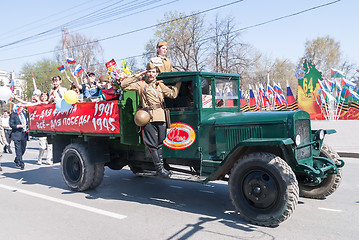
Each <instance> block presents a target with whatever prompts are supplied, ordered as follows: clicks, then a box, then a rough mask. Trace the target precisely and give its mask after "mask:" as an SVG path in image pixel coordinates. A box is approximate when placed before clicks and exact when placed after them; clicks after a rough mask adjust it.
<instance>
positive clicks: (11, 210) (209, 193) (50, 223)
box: [0, 141, 359, 240]
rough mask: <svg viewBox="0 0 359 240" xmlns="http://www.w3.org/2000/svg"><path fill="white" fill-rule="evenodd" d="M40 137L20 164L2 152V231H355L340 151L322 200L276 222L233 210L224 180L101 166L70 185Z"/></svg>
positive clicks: (81, 234)
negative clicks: (75, 187)
mask: <svg viewBox="0 0 359 240" xmlns="http://www.w3.org/2000/svg"><path fill="white" fill-rule="evenodd" d="M37 154H38V142H37V141H31V142H29V144H28V149H27V151H26V153H25V156H24V159H25V163H26V166H25V170H23V171H21V170H19V169H16V168H15V164H14V163H13V159H14V154H12V155H10V154H4V156H3V160H2V163H1V164H2V167H3V172H1V173H0V196H1V198H0V219H1V222H0V239H36V240H41V239H61V240H62V239H77V240H79V239H107V240H108V239H151V240H152V239H201V240H203V239H208V240H212V239H213V240H214V239H216V240H217V239H291V240H296V239H358V236H359V226H358V225H359V224H358V218H359V208H358V207H359V206H358V205H359V178H358V172H359V159H354V158H343V159H344V160H345V162H346V166H345V167H344V169H343V181H342V184H341V186H340V187H339V189H338V190H337V191H336V192H335V193H334V194H333V195H331V196H329V197H328V198H327V199H325V200H312V199H305V198H300V199H299V204H298V206H297V209H296V210H295V211H294V213H293V215H292V216H291V218H290V219H288V220H287V221H285V222H283V223H282V224H281V225H279V226H277V227H273V228H267V227H259V226H256V225H252V224H248V223H247V222H245V221H244V220H243V219H242V218H241V217H240V215H239V214H236V213H235V212H234V208H233V206H232V204H231V201H230V199H229V194H228V188H227V184H226V182H222V181H218V182H212V183H209V184H207V185H202V184H198V183H190V182H180V181H173V180H163V179H157V178H143V177H136V176H135V175H133V174H132V172H131V171H129V170H128V169H123V170H121V171H113V170H110V169H106V171H105V178H104V181H103V182H102V184H101V185H100V186H99V187H98V188H97V189H96V190H92V191H86V192H72V191H71V190H69V188H68V187H67V186H66V184H65V183H64V181H63V179H62V175H61V166H60V165H59V164H55V165H53V166H47V165H42V166H39V165H37V164H36V163H37V159H36V157H37Z"/></svg>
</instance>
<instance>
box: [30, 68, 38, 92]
mask: <svg viewBox="0 0 359 240" xmlns="http://www.w3.org/2000/svg"><path fill="white" fill-rule="evenodd" d="M31 75H32V94H34V93H35V91H36V89H37V87H36V82H35V77H34V73H31Z"/></svg>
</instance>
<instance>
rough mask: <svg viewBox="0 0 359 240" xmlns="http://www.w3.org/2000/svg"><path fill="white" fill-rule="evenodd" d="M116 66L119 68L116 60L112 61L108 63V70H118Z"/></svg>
mask: <svg viewBox="0 0 359 240" xmlns="http://www.w3.org/2000/svg"><path fill="white" fill-rule="evenodd" d="M116 66H117V63H116V61H115V59H111V60H110V61H108V62H107V63H106V68H107V69H108V70H111V69H112V68H116Z"/></svg>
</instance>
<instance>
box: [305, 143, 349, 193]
mask: <svg viewBox="0 0 359 240" xmlns="http://www.w3.org/2000/svg"><path fill="white" fill-rule="evenodd" d="M319 156H320V157H326V158H328V159H330V160H332V161H333V162H334V163H339V161H338V158H339V155H338V154H337V153H336V152H335V151H334V150H333V149H332V148H331V147H329V146H328V145H326V144H323V146H322V149H321V150H320V154H319ZM341 180H342V169H341V168H338V173H337V174H329V175H328V177H327V178H325V179H323V180H322V182H321V183H318V184H314V183H303V182H299V194H300V195H301V196H303V197H306V198H314V199H322V198H325V197H327V196H329V195H331V194H332V193H333V192H335V190H337V188H338V187H339V185H340V182H341Z"/></svg>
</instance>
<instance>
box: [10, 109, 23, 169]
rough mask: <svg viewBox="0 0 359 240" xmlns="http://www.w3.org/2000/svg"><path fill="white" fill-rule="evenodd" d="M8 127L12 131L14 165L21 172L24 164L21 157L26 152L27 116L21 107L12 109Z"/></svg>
mask: <svg viewBox="0 0 359 240" xmlns="http://www.w3.org/2000/svg"><path fill="white" fill-rule="evenodd" d="M9 122H10V127H11V129H12V133H11V140H13V141H14V144H15V153H16V157H15V160H14V162H15V164H16V167H20V169H21V170H23V169H24V167H25V164H24V162H23V160H22V156H23V155H24V153H25V150H26V144H27V126H28V125H27V116H26V114H25V112H24V107H23V106H18V107H17V108H14V112H13V113H11V115H10V120H9Z"/></svg>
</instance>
